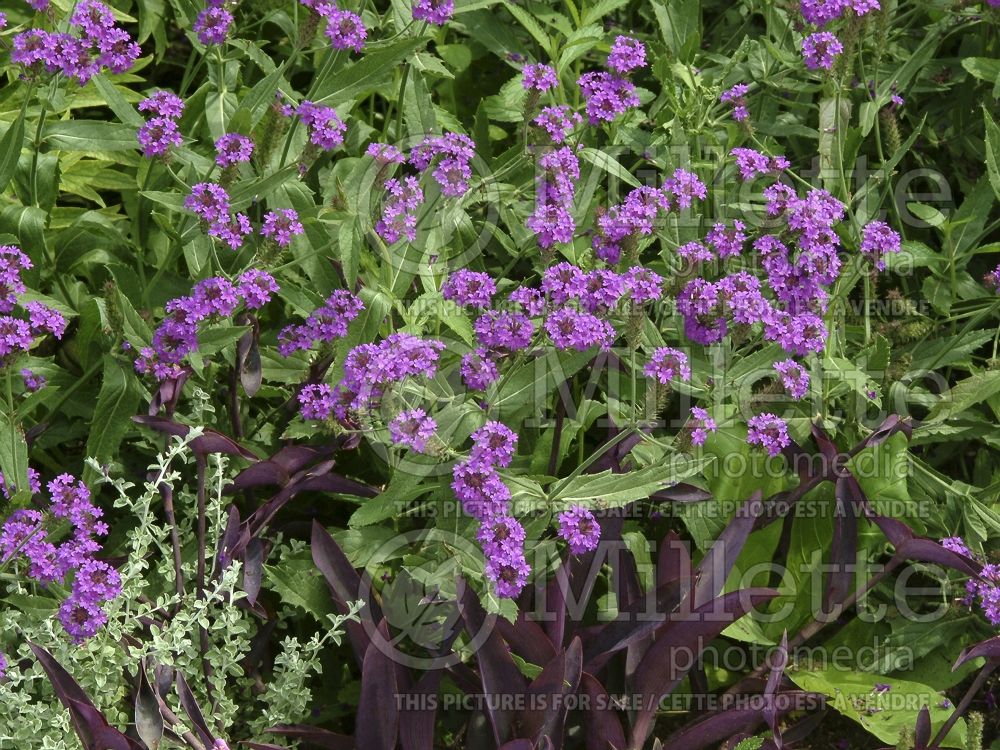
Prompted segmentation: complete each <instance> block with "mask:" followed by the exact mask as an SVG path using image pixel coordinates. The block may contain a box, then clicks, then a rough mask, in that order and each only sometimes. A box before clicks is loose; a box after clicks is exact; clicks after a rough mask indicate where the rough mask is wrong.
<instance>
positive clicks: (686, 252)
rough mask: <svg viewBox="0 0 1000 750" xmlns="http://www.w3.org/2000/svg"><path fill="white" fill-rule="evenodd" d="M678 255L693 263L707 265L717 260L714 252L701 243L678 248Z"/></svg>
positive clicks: (686, 244) (687, 244)
mask: <svg viewBox="0 0 1000 750" xmlns="http://www.w3.org/2000/svg"><path fill="white" fill-rule="evenodd" d="M677 254H678V255H679V256H681V257H682V258H685V259H687V260H689V261H691V262H692V263H707V262H709V261H711V260H712V259H713V258H715V256H714V255H712V251H711V250H709V249H708V248H707V247H705V246H704V245H703V244H701V243H700V242H686V243H684V244H683V245H681V246H680V247H679V248H677Z"/></svg>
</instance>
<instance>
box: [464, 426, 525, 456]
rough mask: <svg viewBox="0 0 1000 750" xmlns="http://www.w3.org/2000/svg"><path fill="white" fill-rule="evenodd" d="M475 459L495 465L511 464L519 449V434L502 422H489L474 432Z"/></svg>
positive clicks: (473, 448)
mask: <svg viewBox="0 0 1000 750" xmlns="http://www.w3.org/2000/svg"><path fill="white" fill-rule="evenodd" d="M472 442H473V447H472V453H471V454H470V455H471V458H472V460H473V461H481V462H483V463H486V464H490V465H493V466H502V467H507V466H510V462H511V461H512V460H513V459H514V452H515V451H516V450H517V435H516V434H515V433H514V431H513V430H511V429H510V428H509V427H507V425H505V424H503V423H502V422H496V421H493V422H487V423H486V424H484V425H483V426H482V427H480V428H479V429H478V430H476V431H475V432H473V433H472Z"/></svg>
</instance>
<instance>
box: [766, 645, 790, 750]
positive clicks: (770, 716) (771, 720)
mask: <svg viewBox="0 0 1000 750" xmlns="http://www.w3.org/2000/svg"><path fill="white" fill-rule="evenodd" d="M786 666H788V631H787V630H786V631H785V632H784V634H782V636H781V643H780V644H778V648H777V649H775V651H774V656H773V660H772V663H771V673H770V674H769V675H768V676H767V685H766V686H765V687H764V698H765V703H764V712H763V716H764V720H765V721H766V722H767V726H768V727H770V729H771V734H772V736H773V737H774V744H775V745H776V746H777V747H779V748H780V747H781V746H782V743H781V729H780V727H779V726H778V709H777V704H776V702H775V696H776V695H777V693H778V687H780V685H781V678H782V676H783V675H784V673H785V667H786Z"/></svg>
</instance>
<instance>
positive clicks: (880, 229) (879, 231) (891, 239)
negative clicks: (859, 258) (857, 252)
mask: <svg viewBox="0 0 1000 750" xmlns="http://www.w3.org/2000/svg"><path fill="white" fill-rule="evenodd" d="M900 247H901V238H900V236H899V233H898V232H896V231H895V230H893V229H892V227H890V226H889V225H888V224H886V223H885V222H884V221H871V222H868V223H867V224H865V228H864V229H863V230H862V232H861V254H862V255H864V256H865V257H866V258H867V259H868V261H869V262H870V263H871V264H872V265H873V266H875V269H876V270H878V271H884V270H885V255H886V253H898V252H899V250H900Z"/></svg>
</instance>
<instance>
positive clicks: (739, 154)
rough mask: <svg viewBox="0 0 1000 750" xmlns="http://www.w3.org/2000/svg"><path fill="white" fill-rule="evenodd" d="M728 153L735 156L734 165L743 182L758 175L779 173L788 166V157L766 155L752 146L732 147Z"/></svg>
mask: <svg viewBox="0 0 1000 750" xmlns="http://www.w3.org/2000/svg"><path fill="white" fill-rule="evenodd" d="M729 153H730V154H731V155H732V156H735V157H736V166H737V167H738V168H739V171H740V179H742V180H743V182H749V181H750V180H752V179H754V178H755V177H758V176H760V175H765V174H779V173H780V172H781V171H782V170H785V169H788V167H789V163H788V159H786V158H785V157H784V156H767V155H766V154H762V153H761V152H760V151H754V150H753V149H752V148H734V149H733V150H732V151H730V152H729Z"/></svg>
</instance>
